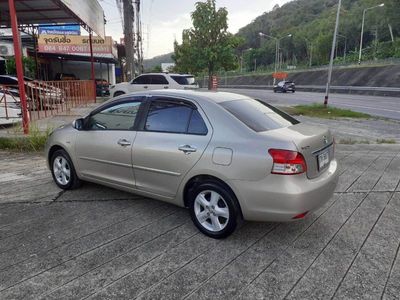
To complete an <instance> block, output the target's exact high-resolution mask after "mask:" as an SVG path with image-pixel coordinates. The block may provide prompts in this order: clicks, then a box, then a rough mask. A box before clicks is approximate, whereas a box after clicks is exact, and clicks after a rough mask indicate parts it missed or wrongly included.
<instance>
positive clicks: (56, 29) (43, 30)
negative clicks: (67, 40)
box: [39, 24, 81, 35]
mask: <svg viewBox="0 0 400 300" xmlns="http://www.w3.org/2000/svg"><path fill="white" fill-rule="evenodd" d="M39 34H63V35H80V34H81V27H80V26H79V25H72V24H66V25H58V26H52V25H40V26H39Z"/></svg>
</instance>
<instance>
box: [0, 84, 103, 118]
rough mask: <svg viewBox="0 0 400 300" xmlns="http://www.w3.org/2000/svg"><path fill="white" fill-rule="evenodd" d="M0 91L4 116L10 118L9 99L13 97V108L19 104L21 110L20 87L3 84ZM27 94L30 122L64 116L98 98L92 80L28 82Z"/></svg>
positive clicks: (26, 86) (26, 85)
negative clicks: (62, 114) (61, 114)
mask: <svg viewBox="0 0 400 300" xmlns="http://www.w3.org/2000/svg"><path fill="white" fill-rule="evenodd" d="M0 92H1V94H0V95H1V99H4V100H3V102H4V110H5V113H4V114H5V116H4V117H5V118H8V114H9V111H10V103H8V104H7V102H9V101H8V100H7V98H10V97H13V98H12V99H13V102H14V106H16V105H18V106H19V109H21V108H20V99H19V90H18V86H15V85H7V86H5V85H3V86H0ZM25 92H26V97H27V108H28V113H29V119H30V120H37V119H43V118H46V117H48V116H52V115H57V114H60V113H64V112H66V111H68V110H70V109H71V108H73V107H76V106H80V105H87V103H89V102H93V101H95V100H94V99H96V90H95V88H94V84H93V81H91V80H71V81H36V80H34V81H26V82H25ZM1 106H2V107H3V104H2V105H1ZM13 109H15V107H13Z"/></svg>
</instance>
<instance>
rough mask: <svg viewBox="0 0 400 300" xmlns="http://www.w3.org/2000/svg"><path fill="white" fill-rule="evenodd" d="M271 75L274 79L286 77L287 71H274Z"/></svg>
mask: <svg viewBox="0 0 400 300" xmlns="http://www.w3.org/2000/svg"><path fill="white" fill-rule="evenodd" d="M272 77H273V78H275V79H281V80H282V79H286V78H288V73H286V72H276V73H273V74H272Z"/></svg>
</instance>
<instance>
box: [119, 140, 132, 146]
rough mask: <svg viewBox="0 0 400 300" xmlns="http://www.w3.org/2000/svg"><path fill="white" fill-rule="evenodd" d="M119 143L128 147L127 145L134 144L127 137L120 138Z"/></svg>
mask: <svg viewBox="0 0 400 300" xmlns="http://www.w3.org/2000/svg"><path fill="white" fill-rule="evenodd" d="M117 144H118V145H120V146H122V147H126V146H130V145H132V144H131V142H130V141H128V140H126V139H120V140H118V142H117Z"/></svg>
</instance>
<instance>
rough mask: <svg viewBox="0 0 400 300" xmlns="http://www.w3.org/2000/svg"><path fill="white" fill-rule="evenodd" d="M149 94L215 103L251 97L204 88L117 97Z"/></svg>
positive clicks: (147, 94) (139, 93)
mask: <svg viewBox="0 0 400 300" xmlns="http://www.w3.org/2000/svg"><path fill="white" fill-rule="evenodd" d="M129 95H131V96H133V95H134V96H147V97H152V96H154V97H156V96H160V97H170V98H183V99H184V98H187V99H188V100H195V101H199V102H202V101H207V102H214V103H222V102H226V101H235V100H249V99H251V98H249V97H247V96H244V95H240V94H235V93H228V92H215V91H204V90H178V89H170V90H150V91H143V92H134V93H129V94H124V95H123V96H120V97H118V98H115V100H117V99H121V98H126V96H129Z"/></svg>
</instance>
